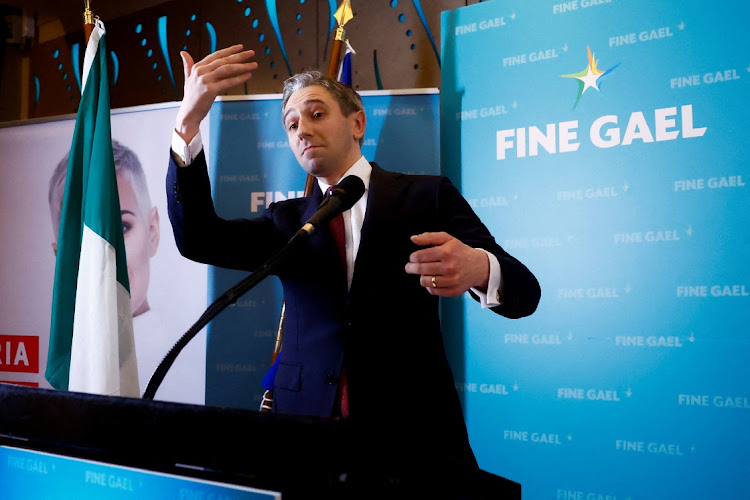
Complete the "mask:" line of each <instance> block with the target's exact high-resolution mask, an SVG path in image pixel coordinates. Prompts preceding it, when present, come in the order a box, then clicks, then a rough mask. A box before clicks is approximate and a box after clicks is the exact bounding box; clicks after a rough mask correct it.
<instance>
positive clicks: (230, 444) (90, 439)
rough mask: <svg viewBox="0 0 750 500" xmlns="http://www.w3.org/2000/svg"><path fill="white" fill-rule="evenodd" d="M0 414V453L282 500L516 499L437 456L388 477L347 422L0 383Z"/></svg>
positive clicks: (496, 483) (384, 459) (515, 492)
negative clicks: (265, 492) (53, 457)
mask: <svg viewBox="0 0 750 500" xmlns="http://www.w3.org/2000/svg"><path fill="white" fill-rule="evenodd" d="M0 409H1V410H0V444H9V445H13V446H17V447H22V448H31V449H35V450H39V451H46V452H51V453H57V454H61V455H65V456H72V457H76V458H84V459H88V460H96V461H100V462H106V463H113V464H118V465H124V466H129V467H137V468H141V469H147V470H153V471H159V472H166V473H170V474H177V475H183V476H190V477H199V478H203V479H209V480H215V481H221V482H226V483H232V484H241V485H246V486H253V487H256V488H263V489H269V490H274V491H280V492H282V495H283V498H284V499H295V498H306V499H307V498H330V499H338V498H342V499H343V498H357V499H359V498H427V497H426V496H424V495H425V494H428V495H429V496H430V497H431V498H456V499H459V498H461V499H479V498H493V499H497V498H520V496H521V495H520V491H521V487H520V485H519V484H517V483H514V482H512V481H509V480H507V479H504V478H500V477H498V476H495V475H492V474H489V473H486V472H484V471H481V470H478V469H471V470H469V469H465V468H462V467H460V466H456V465H454V464H453V465H448V464H447V463H446V464H442V465H441V462H440V461H439V460H435V457H425V460H424V462H422V463H413V464H410V465H409V466H408V467H403V466H400V467H398V468H392V467H390V460H389V457H388V456H386V455H383V454H379V453H373V451H372V450H366V449H358V448H361V447H359V446H357V445H356V443H361V440H358V439H357V436H358V435H360V434H359V433H361V432H366V430H364V429H357V426H356V422H355V421H353V420H350V419H347V420H335V419H321V418H314V417H305V416H296V415H278V414H271V413H260V412H255V411H249V410H242V409H235V408H220V407H210V406H198V405H186V404H179V403H169V402H162V401H149V400H142V399H131V398H122V397H107V396H96V395H89V394H80V393H72V392H62V391H54V390H46V389H36V388H29V387H21V386H14V385H8V384H0ZM395 452H396V453H397V452H398V450H395ZM425 464H429V465H425ZM436 469H437V470H436Z"/></svg>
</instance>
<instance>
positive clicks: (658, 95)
mask: <svg viewBox="0 0 750 500" xmlns="http://www.w3.org/2000/svg"><path fill="white" fill-rule="evenodd" d="M747 12H748V11H747V6H746V5H745V4H744V3H742V2H739V1H730V2H714V3H710V4H707V3H706V2H698V1H684V2H668V1H643V0H640V1H638V0H633V1H628V2H626V1H622V0H599V1H595V0H573V1H567V2H556V1H549V2H525V1H522V0H517V1H495V2H484V3H480V4H476V5H473V6H470V7H465V8H462V9H458V10H455V11H449V12H445V13H443V18H442V23H443V24H442V36H443V40H442V54H443V64H442V68H443V75H442V78H443V80H442V90H441V93H442V96H441V145H442V149H441V159H442V166H443V171H444V173H446V174H448V175H449V176H451V177H452V178H453V180H454V181H455V182H456V183H458V184H460V185H461V188H462V192H463V193H464V196H465V197H466V198H467V199H468V200H470V202H471V203H472V205H473V206H474V208H475V209H476V211H477V213H478V214H479V216H480V217H481V218H482V219H483V220H484V221H485V222H486V223H487V225H488V226H489V227H490V230H491V231H492V232H493V234H495V235H496V237H497V238H498V240H499V242H500V244H501V245H503V247H504V248H505V249H506V250H508V251H509V252H510V253H511V254H513V255H516V256H517V257H519V258H520V259H521V260H522V261H523V262H525V263H526V264H527V265H528V266H529V267H530V268H531V269H532V271H533V272H534V273H535V274H536V276H537V277H538V278H539V281H540V283H541V285H542V301H541V304H540V307H539V310H538V311H537V313H536V314H535V315H534V316H532V317H530V318H528V319H523V320H518V321H508V320H502V319H499V318H497V317H493V315H491V314H485V313H483V312H481V311H477V310H476V308H475V307H473V306H471V305H469V304H463V303H459V304H455V303H451V302H448V303H447V304H446V308H445V309H444V313H445V315H446V320H447V324H449V325H450V326H451V329H452V330H453V334H455V335H456V336H457V337H460V338H461V340H460V341H456V340H455V339H454V340H453V341H452V348H453V349H454V352H453V353H452V357H453V362H454V367H456V370H455V375H456V378H457V385H458V387H459V388H460V389H461V392H462V394H463V397H464V403H465V410H466V414H467V420H468V425H469V431H470V436H471V439H472V444H473V446H474V449H475V451H476V453H477V457H478V460H479V463H480V465H481V466H482V467H484V468H486V469H488V470H490V471H492V472H496V473H498V474H501V475H504V476H506V477H509V478H511V479H514V480H516V481H519V482H521V483H522V484H523V487H524V498H526V499H531V500H534V499H551V498H554V499H576V500H577V499H598V498H632V499H643V498H670V499H671V498H737V499H739V498H747V497H748V496H747V495H748V482H747V481H748V477H750V425H749V424H750V367H749V365H748V362H747V360H748V358H749V357H750V340H749V336H748V326H747V325H748V321H749V320H750V296H749V295H750V263H749V259H748V256H750V226H748V224H747V219H748V206H749V205H748V202H749V201H750V188H748V184H750V169H749V168H748V161H747V157H748V154H749V153H750V146H749V145H748V141H747V124H748V123H749V118H750V111H749V108H748V105H747V103H748V97H750V92H748V90H750V87H749V85H750V42H749V41H748V40H749V39H748V35H747ZM464 306H465V307H464ZM456 349H458V350H457V351H456Z"/></svg>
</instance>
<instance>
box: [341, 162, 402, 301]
mask: <svg viewBox="0 0 750 500" xmlns="http://www.w3.org/2000/svg"><path fill="white" fill-rule="evenodd" d="M371 165H372V175H371V176H370V186H369V189H368V193H367V211H366V212H365V218H364V220H363V221H362V233H361V237H360V241H359V250H358V251H357V259H356V261H355V263H354V275H353V277H352V286H351V289H350V291H349V294H350V297H351V295H352V294H353V293H354V291H355V290H356V287H357V286H360V285H358V283H359V280H361V279H363V278H361V277H360V278H359V280H358V277H359V276H361V275H362V272H359V273H358V269H361V268H367V266H368V262H369V261H370V259H377V258H378V252H380V251H382V248H381V247H380V246H379V245H378V241H383V240H382V239H381V238H380V236H379V235H380V234H381V232H386V231H388V229H389V228H388V227H387V224H389V221H393V220H394V217H395V216H396V214H397V213H398V200H399V199H401V197H402V191H403V189H404V186H403V184H399V183H396V182H395V177H396V176H397V175H400V174H394V173H392V172H388V171H386V170H383V169H382V168H380V167H379V166H378V165H377V164H376V163H372V164H371ZM362 285H366V284H365V283H362Z"/></svg>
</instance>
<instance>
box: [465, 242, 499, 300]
mask: <svg viewBox="0 0 750 500" xmlns="http://www.w3.org/2000/svg"><path fill="white" fill-rule="evenodd" d="M480 250H482V251H484V253H486V254H487V258H488V259H489V261H490V278H489V281H488V282H487V291H486V292H483V291H481V290H478V289H476V288H472V289H471V291H472V292H474V293H475V294H476V295H477V297H479V303H480V304H481V305H482V309H489V308H490V307H495V306H499V305H500V304H502V303H503V301H502V298H501V296H500V295H501V294H500V291H501V290H502V287H503V276H502V274H501V273H500V262H498V260H497V257H495V256H494V255H493V254H491V253H490V252H488V251H487V250H484V249H483V248H482V249H480Z"/></svg>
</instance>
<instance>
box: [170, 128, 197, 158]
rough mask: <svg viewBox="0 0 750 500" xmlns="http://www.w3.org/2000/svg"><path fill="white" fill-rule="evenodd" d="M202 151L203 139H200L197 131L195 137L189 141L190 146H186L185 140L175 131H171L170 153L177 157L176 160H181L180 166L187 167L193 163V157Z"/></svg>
mask: <svg viewBox="0 0 750 500" xmlns="http://www.w3.org/2000/svg"><path fill="white" fill-rule="evenodd" d="M202 150H203V139H201V133H200V131H198V133H197V134H195V137H193V139H192V140H191V141H190V144H186V143H185V140H184V139H183V138H182V137H180V134H178V133H177V131H174V130H173V131H172V151H173V152H174V154H176V155H177V158H179V159H180V160H182V165H181V166H188V165H190V164H191V163H193V160H195V157H196V156H198V155H199V154H200V152H201V151H202Z"/></svg>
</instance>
